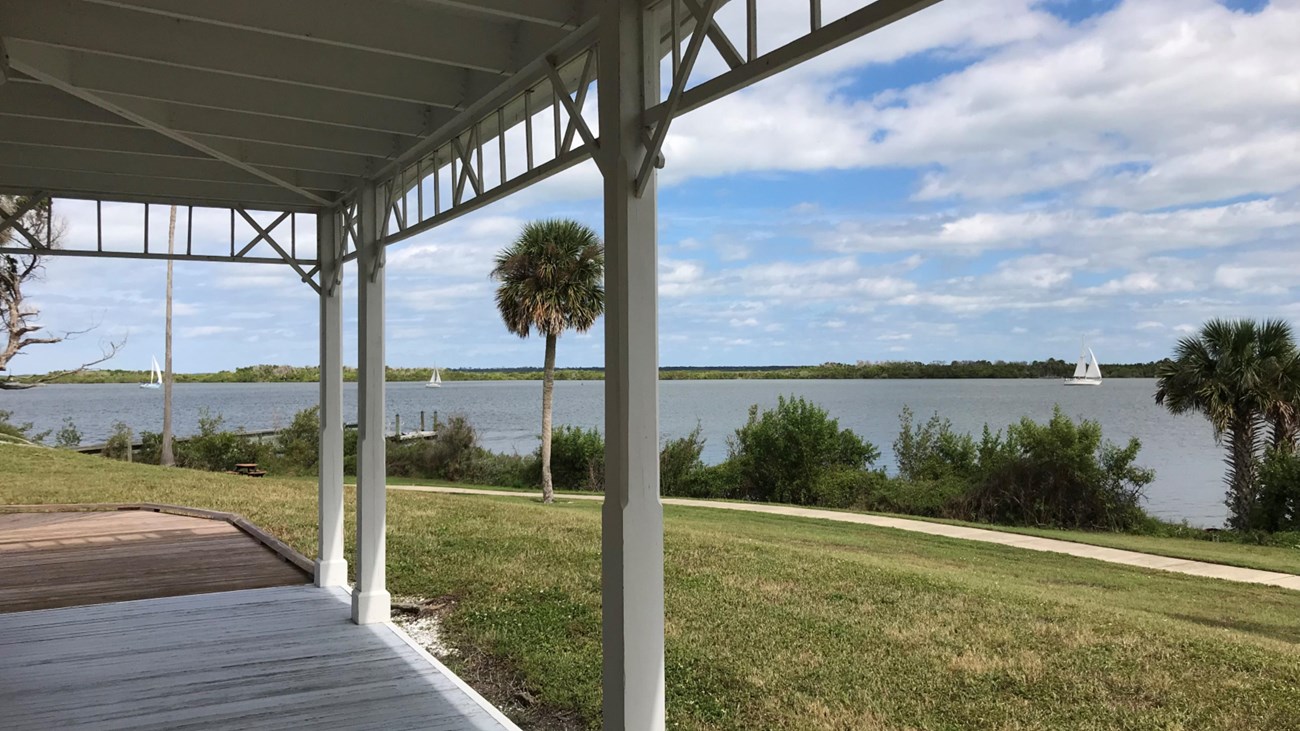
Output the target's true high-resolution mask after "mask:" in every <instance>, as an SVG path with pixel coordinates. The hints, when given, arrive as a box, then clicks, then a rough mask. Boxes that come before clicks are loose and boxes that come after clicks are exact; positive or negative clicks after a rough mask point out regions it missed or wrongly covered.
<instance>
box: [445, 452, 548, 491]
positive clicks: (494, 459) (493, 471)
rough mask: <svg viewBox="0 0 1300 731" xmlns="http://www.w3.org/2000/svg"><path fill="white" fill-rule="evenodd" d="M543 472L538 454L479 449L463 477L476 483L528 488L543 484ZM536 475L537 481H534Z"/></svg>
mask: <svg viewBox="0 0 1300 731" xmlns="http://www.w3.org/2000/svg"><path fill="white" fill-rule="evenodd" d="M541 474H542V471H541V466H540V465H538V462H537V457H536V455H532V454H529V455H520V454H498V453H496V452H489V451H488V450H486V449H479V450H478V453H477V454H476V455H475V457H474V460H473V462H472V463H471V465H470V469H469V472H468V473H467V474H466V475H465V477H464V478H463V479H464V481H465V482H469V483H473V484H475V485H492V486H494V487H514V488H518V489H528V488H536V487H540V486H541V482H540V481H541ZM534 476H535V477H536V479H537V482H533V478H534Z"/></svg>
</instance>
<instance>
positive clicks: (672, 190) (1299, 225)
mask: <svg viewBox="0 0 1300 731" xmlns="http://www.w3.org/2000/svg"><path fill="white" fill-rule="evenodd" d="M765 5H767V6H777V7H776V8H775V9H774V10H770V11H768V12H769V14H770V15H769V16H760V30H761V31H762V32H763V42H764V44H766V45H765V47H771V46H773V45H776V44H778V43H780V42H783V41H784V40H788V38H783V37H781V34H782V33H787V34H793V33H795V32H797V31H796V30H794V29H796V28H798V26H799V21H801V22H806V18H804V17H803V14H804V13H806V7H805V8H803V9H802V10H800V9H799V8H798V7H795V6H799V5H800V4H799V3H769V4H764V3H760V6H765ZM860 5H861V2H851V1H850V2H835V1H832V0H825V2H824V7H825V10H824V13H825V17H826V19H827V21H830V20H832V19H834V18H836V17H839V16H842V15H843V14H844V13H845V12H847V11H848V10H851V9H853V8H855V7H859V6H860ZM743 6H744V3H739V2H733V3H729V4H728V6H727V7H726V8H724V10H723V11H722V14H721V16H720V22H721V23H723V24H724V27H729V28H735V27H737V26H736V22H737V20H738V18H739V17H740V16H739V13H740V12H742V11H743ZM781 6H785V7H781ZM796 10H798V11H799V12H798V13H796V14H795V15H794V16H792V17H791V18H782V17H780V15H781V14H782V13H787V12H793V11H796ZM796 17H797V18H798V21H796ZM737 37H743V35H739V36H737ZM1297 38H1300V0H1273V1H1272V2H1261V1H1259V0H1232V1H1222V2H1216V1H1215V0H1128V1H1122V2H1119V1H1114V0H1039V1H1035V0H945V2H941V3H940V4H939V5H936V6H933V7H931V8H929V9H927V10H924V11H922V12H920V13H918V14H916V15H914V16H911V17H909V18H907V19H905V20H903V21H900V22H898V23H896V24H894V25H892V26H890V27H888V28H885V29H883V30H881V31H878V32H876V33H873V34H871V35H868V36H866V37H864V38H861V39H858V40H856V41H854V42H852V43H850V44H848V45H846V46H844V47H841V48H839V49H837V50H835V51H833V52H831V53H829V54H826V55H824V56H821V57H819V58H816V59H814V60H812V61H810V62H807V63H805V64H803V65H801V66H798V67H796V68H795V69H792V70H790V71H788V72H786V73H784V74H780V75H778V76H776V77H773V78H771V79H769V80H766V81H764V82H762V83H760V84H758V85H756V86H754V87H751V88H749V89H747V90H745V91H742V92H740V93H737V94H734V95H732V96H730V97H727V98H725V99H723V100H721V101H719V102H716V103H714V104H712V105H710V106H707V107H704V108H702V109H700V110H697V111H694V112H692V113H691V114H689V115H686V116H684V117H682V118H680V119H678V120H677V121H676V122H675V123H674V124H673V126H672V127H671V132H670V134H669V135H668V139H667V143H666V145H665V150H664V154H665V157H666V159H667V167H666V168H665V169H664V170H663V171H661V173H660V176H659V181H660V205H659V275H660V279H659V281H660V285H659V294H660V302H659V306H660V362H661V363H662V364H663V365H693V366H707V365H763V364H807V363H821V362H828V361H835V362H850V363H851V362H856V361H881V360H920V361H932V360H943V361H947V360H954V359H980V358H986V359H990V360H997V359H1002V360H1032V359H1039V358H1048V357H1057V358H1062V359H1066V360H1072V359H1073V358H1074V357H1075V356H1076V354H1077V353H1078V350H1079V345H1080V341H1081V340H1082V339H1086V340H1087V342H1088V343H1089V345H1091V346H1092V348H1093V349H1094V350H1095V351H1096V352H1097V355H1098V357H1099V358H1100V359H1101V360H1102V362H1133V361H1146V360H1152V359H1157V358H1161V357H1163V356H1165V355H1167V354H1168V353H1169V352H1170V350H1171V349H1172V346H1173V344H1174V343H1175V341H1176V340H1177V339H1178V338H1179V337H1181V336H1183V335H1185V334H1187V333H1189V332H1192V331H1193V330H1194V329H1195V328H1196V327H1197V326H1198V325H1199V324H1200V323H1201V322H1203V321H1204V320H1206V319H1208V318H1210V317H1237V316H1244V317H1283V318H1287V319H1291V320H1295V319H1296V317H1297V315H1300V303H1297V300H1296V297H1295V291H1296V287H1297V285H1298V282H1300V277H1297V276H1296V274H1297V272H1300V113H1297V110H1298V109H1300V43H1298V42H1297V40H1296V39H1297ZM707 45H708V44H706V51H705V52H704V54H703V55H702V56H701V59H700V64H699V67H698V68H697V69H696V73H695V75H693V77H692V80H693V83H698V81H699V80H700V79H706V78H709V77H710V76H711V75H712V74H715V73H717V71H718V69H719V68H721V64H722V61H721V60H720V58H719V57H718V56H717V54H716V52H713V51H712V50H711V49H708V48H707ZM589 108H590V109H594V104H591V105H589ZM593 122H594V120H593ZM600 192H601V189H600V180H599V176H598V173H597V171H596V169H595V167H594V165H593V164H592V163H590V162H588V163H584V164H583V165H580V166H577V167H575V168H573V169H571V170H569V171H567V172H566V173H563V174H561V175H559V176H556V177H554V178H551V179H549V180H547V181H545V182H543V183H541V184H538V185H536V186H533V187H532V188H529V189H527V190H526V191H524V192H523V193H521V194H519V195H517V196H514V197H512V198H509V199H507V200H504V201H502V202H500V203H497V204H494V205H492V206H488V207H486V208H484V209H482V210H480V211H477V212H475V213H473V214H470V215H467V216H464V217H462V218H459V219H457V220H455V221H454V222H452V223H450V224H448V225H445V226H442V227H439V228H437V229H435V230H433V231H430V232H427V233H425V234H422V235H421V236H419V237H415V238H413V239H411V240H408V241H406V242H403V243H401V244H397V245H395V246H393V247H391V248H390V250H389V252H388V282H387V287H388V300H387V320H386V322H387V341H386V344H387V355H388V362H389V364H390V365H395V366H430V365H435V364H436V365H438V366H440V367H450V368H456V367H494V366H533V365H539V364H540V362H541V359H542V348H543V343H542V342H541V341H540V340H538V339H537V338H531V339H528V340H521V339H520V338H518V337H516V336H514V335H511V334H509V333H508V332H507V331H506V329H505V327H504V326H503V325H502V324H501V321H500V319H499V317H498V316H497V314H496V312H495V309H494V304H493V300H492V294H493V283H492V282H491V281H490V279H489V277H488V272H489V271H490V269H491V265H492V264H491V262H492V258H493V256H494V255H495V254H496V253H497V251H499V250H500V249H501V248H502V247H504V246H506V245H508V244H509V243H510V241H511V240H512V239H513V237H514V236H515V235H516V234H517V233H518V231H519V229H520V227H521V225H522V224H523V223H524V222H526V221H528V220H532V219H536V218H546V217H556V216H565V217H573V218H576V219H578V220H581V221H583V222H585V223H587V224H589V225H591V226H592V227H593V228H594V229H596V230H597V231H600V230H601V227H602V216H601V208H600V198H599V196H600ZM56 213H57V214H58V215H60V216H61V217H62V218H63V220H64V223H65V225H66V226H67V234H66V235H67V237H68V240H69V241H82V242H83V243H84V242H85V241H86V240H87V239H88V237H90V238H93V237H94V236H95V229H94V220H95V218H94V217H95V213H94V206H93V204H86V203H81V202H75V201H60V202H58V203H57V204H56ZM205 213H206V214H209V215H204V214H203V213H199V214H196V216H195V221H194V224H193V227H194V231H195V239H196V242H199V244H196V246H198V245H203V246H209V247H210V246H213V245H215V246H217V247H218V248H221V247H225V246H228V237H229V219H228V218H227V217H226V216H225V215H224V214H222V213H220V212H205ZM182 215H183V214H182ZM142 216H143V211H142V209H141V207H140V206H132V205H126V204H119V205H106V206H105V207H104V217H105V223H106V232H105V241H106V244H107V245H108V246H109V247H110V248H112V247H114V246H117V245H121V246H123V247H124V246H126V245H127V244H125V243H120V244H119V243H118V242H125V241H127V240H129V239H130V238H131V237H133V236H134V237H135V239H137V240H138V238H139V236H140V230H141V218H142ZM165 216H166V209H165V208H162V207H155V208H153V209H152V210H151V218H150V241H151V247H157V246H160V245H162V246H165V242H166V235H167V233H166V227H167V221H166V217H165ZM264 220H265V219H264ZM185 228H186V223H185V221H184V220H182V222H181V229H182V230H184V229H185ZM282 230H283V229H282ZM297 231H298V234H297V238H298V243H299V245H300V246H302V247H303V248H304V250H311V247H312V246H313V245H314V244H313V241H312V239H313V238H314V236H313V234H314V224H313V223H312V221H311V218H310V217H308V216H300V217H298V220H297ZM223 237H224V238H223ZM214 241H215V242H219V243H216V244H212V242H214ZM159 242H163V243H161V244H160V243H159ZM205 242H206V243H205ZM164 273H165V266H164V265H163V264H161V263H157V262H141V261H132V260H114V261H103V260H90V259H72V258H64V259H55V260H51V261H50V263H49V265H48V267H47V271H46V273H45V279H44V281H42V282H41V283H39V284H37V285H34V286H32V287H31V288H30V289H29V291H28V296H29V298H30V299H31V300H32V302H33V303H34V304H35V305H37V306H38V307H39V308H40V309H41V311H42V317H41V321H42V322H43V323H44V324H45V325H46V326H47V327H48V328H49V329H51V330H55V331H58V330H80V329H84V328H86V327H88V326H92V325H93V326H95V329H94V330H92V331H91V332H89V333H87V334H84V335H81V336H78V337H77V338H76V339H74V340H72V341H70V342H67V343H64V344H61V345H58V346H44V347H40V348H32V349H31V350H30V353H28V354H26V355H24V356H23V357H21V358H18V359H16V360H15V362H14V363H12V364H11V365H12V370H13V371H14V372H16V373H33V372H43V371H46V370H51V369H58V368H65V367H70V366H75V365H76V364H78V363H80V362H82V361H84V360H88V359H89V358H90V357H93V355H94V354H95V353H96V352H98V349H99V347H100V345H101V344H102V343H103V342H104V341H105V340H119V339H121V338H123V337H126V341H127V342H126V346H125V348H124V349H123V351H122V353H121V354H120V355H119V356H118V357H117V358H116V359H115V360H114V361H113V362H112V366H113V367H120V368H140V369H144V368H147V367H148V364H149V358H150V356H151V355H153V354H157V355H158V357H159V358H160V359H161V357H162V349H163V296H164ZM354 275H355V272H354V269H353V267H351V266H349V267H348V269H347V271H346V273H345V280H346V285H345V288H346V291H347V293H348V294H347V296H346V298H345V303H344V307H345V313H346V316H345V333H344V343H345V361H346V362H349V363H355V357H356V306H355V281H354ZM175 291H176V295H175V301H176V318H175V332H176V343H175V368H176V370H177V371H180V372H193V371H212V370H218V369H226V368H234V367H237V366H241V365H251V364H257V363H283V364H294V365H313V364H315V363H316V362H317V360H318V350H317V347H318V346H317V311H318V305H317V300H316V297H315V294H314V292H313V291H312V290H311V289H310V288H309V287H307V286H306V285H305V284H303V283H301V282H300V281H298V279H297V277H296V276H294V275H293V273H292V272H290V271H289V270H288V269H287V268H285V267H282V266H262V267H254V266H249V265H228V264H210V263H199V262H187V263H182V264H178V265H177V267H176V289H175ZM602 327H603V324H602V323H598V324H597V326H596V328H595V329H593V331H592V332H590V333H587V334H575V333H568V334H566V335H565V336H563V337H562V338H561V340H560V346H559V350H558V362H559V364H560V365H561V366H599V365H601V364H602V363H603V338H602Z"/></svg>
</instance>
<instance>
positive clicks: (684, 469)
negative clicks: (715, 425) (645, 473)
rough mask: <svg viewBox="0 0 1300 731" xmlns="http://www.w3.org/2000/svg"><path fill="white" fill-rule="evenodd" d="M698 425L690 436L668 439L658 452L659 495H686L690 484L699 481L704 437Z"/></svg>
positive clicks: (690, 489)
mask: <svg viewBox="0 0 1300 731" xmlns="http://www.w3.org/2000/svg"><path fill="white" fill-rule="evenodd" d="M701 431H702V428H701V427H700V425H699V424H696V425H695V428H694V429H693V430H691V433H690V434H687V435H686V436H684V437H678V438H677V439H670V440H668V441H667V442H665V443H664V447H663V449H661V450H659V494H661V495H687V494H688V493H689V492H692V491H693V488H692V483H693V482H695V481H698V480H699V479H700V472H701V471H702V470H703V469H704V461H703V460H701V459H700V455H701V454H703V453H704V437H703V436H701Z"/></svg>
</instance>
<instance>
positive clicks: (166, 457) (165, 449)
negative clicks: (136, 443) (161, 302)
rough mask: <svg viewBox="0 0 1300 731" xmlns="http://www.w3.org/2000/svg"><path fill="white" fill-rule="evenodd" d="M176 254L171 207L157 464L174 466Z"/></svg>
mask: <svg viewBox="0 0 1300 731" xmlns="http://www.w3.org/2000/svg"><path fill="white" fill-rule="evenodd" d="M175 253H176V206H172V215H171V222H170V223H169V224H168V225H167V257H168V258H167V329H166V335H165V336H164V342H163V425H162V445H161V447H160V448H159V450H158V464H161V465H162V466H164V467H173V466H175V465H176V457H175V455H173V454H172V260H171V255H172V254H175Z"/></svg>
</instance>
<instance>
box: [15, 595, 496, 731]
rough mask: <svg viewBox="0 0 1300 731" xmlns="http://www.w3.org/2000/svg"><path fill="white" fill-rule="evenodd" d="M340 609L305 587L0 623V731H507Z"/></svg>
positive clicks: (402, 648)
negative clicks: (315, 730) (322, 730)
mask: <svg viewBox="0 0 1300 731" xmlns="http://www.w3.org/2000/svg"><path fill="white" fill-rule="evenodd" d="M347 601H348V597H347V592H346V591H344V590H342V589H339V588H333V589H318V588H315V587H312V586H302V587H283V588H273V589H252V590H246V591H231V592H221V593H215V594H196V595H191V596H183V597H167V598H163V599H145V600H139V601H128V602H117V603H113V604H99V605H94V606H81V607H67V608H63V609H43V610H37V611H31V612H16V613H12V614H0V708H2V709H4V710H3V719H2V720H0V727H3V728H5V729H6V730H9V731H28V730H31V731H38V730H39V731H45V730H47V729H72V728H76V729H94V730H98V729H127V728H129V729H174V728H186V729H232V728H238V729H308V728H327V729H331V730H333V731H344V730H347V729H362V728H365V729H378V728H382V729H386V730H388V731H396V730H398V729H435V730H443V731H450V730H451V729H457V730H459V729H476V730H482V731H487V730H489V729H516V728H517V727H516V726H515V725H514V724H512V723H510V721H508V720H507V719H506V718H505V717H504V716H502V715H501V714H500V712H499V711H496V709H493V708H492V707H491V706H490V705H488V704H487V703H486V702H485V701H484V700H483V699H482V698H481V697H479V696H478V694H476V693H474V692H473V691H472V690H469V689H468V687H467V686H465V684H464V683H463V682H461V681H460V680H459V679H458V678H456V676H455V675H453V674H452V673H451V672H450V671H448V670H447V669H446V668H445V667H443V666H442V665H440V664H438V663H437V662H436V661H433V660H432V658H429V657H428V655H427V654H425V653H423V652H421V651H420V650H418V649H417V648H416V647H415V646H414V645H413V644H412V643H411V642H410V641H409V638H407V637H406V636H405V635H404V633H402V632H401V630H399V629H397V628H396V627H394V626H392V625H391V624H388V623H379V624H374V625H369V626H366V627H357V626H355V625H353V624H351V623H350V622H348V621H347V620H346V619H345V618H344V615H343V610H344V607H346V606H347Z"/></svg>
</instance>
